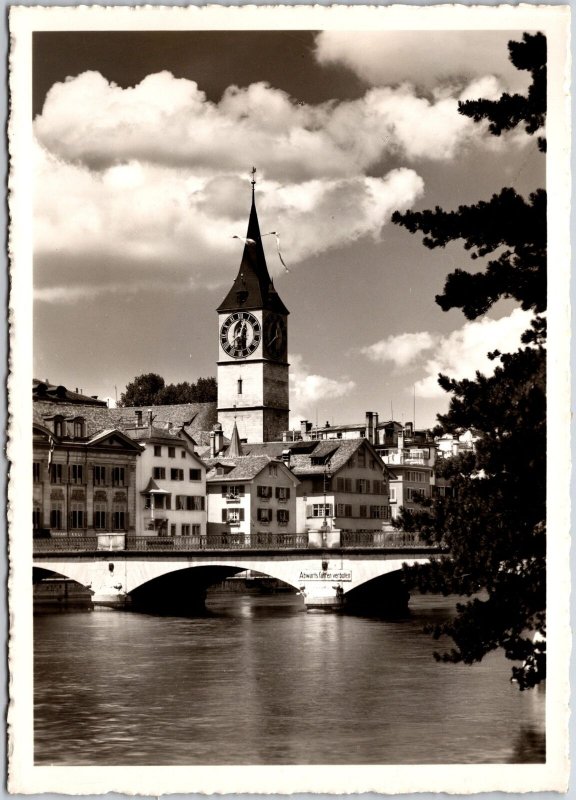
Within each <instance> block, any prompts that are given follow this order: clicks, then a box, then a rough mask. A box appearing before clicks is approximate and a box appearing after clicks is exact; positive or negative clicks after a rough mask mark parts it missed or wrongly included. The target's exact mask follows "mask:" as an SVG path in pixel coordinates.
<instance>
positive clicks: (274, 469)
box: [268, 464, 278, 477]
mask: <svg viewBox="0 0 576 800" xmlns="http://www.w3.org/2000/svg"><path fill="white" fill-rule="evenodd" d="M268 475H273V476H274V477H275V476H276V475H278V464H268Z"/></svg>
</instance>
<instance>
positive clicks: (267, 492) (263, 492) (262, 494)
mask: <svg viewBox="0 0 576 800" xmlns="http://www.w3.org/2000/svg"><path fill="white" fill-rule="evenodd" d="M256 495H257V497H259V498H260V499H261V500H269V499H270V498H271V497H272V487H271V486H258V488H257V490H256Z"/></svg>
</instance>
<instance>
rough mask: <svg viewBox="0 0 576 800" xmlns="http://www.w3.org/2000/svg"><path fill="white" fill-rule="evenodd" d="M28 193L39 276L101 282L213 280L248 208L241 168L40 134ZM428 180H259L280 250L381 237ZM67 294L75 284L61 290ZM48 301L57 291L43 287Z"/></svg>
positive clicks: (298, 256)
mask: <svg viewBox="0 0 576 800" xmlns="http://www.w3.org/2000/svg"><path fill="white" fill-rule="evenodd" d="M36 159H37V161H36V175H37V188H36V193H35V215H36V224H35V252H36V258H37V270H36V282H37V285H38V286H39V287H42V286H43V285H50V286H54V281H58V282H59V283H60V285H61V286H65V287H67V289H68V290H69V289H70V287H71V286H74V285H76V286H78V287H81V286H83V287H84V290H85V291H86V292H88V291H90V292H94V291H95V290H97V288H98V284H100V286H101V290H102V291H105V290H106V289H107V287H109V284H110V282H111V281H112V282H113V283H114V284H119V283H120V284H121V283H125V284H126V285H131V286H133V287H134V286H137V285H144V284H146V283H160V284H162V283H165V282H166V281H171V282H172V285H175V284H176V283H180V284H182V283H184V284H186V285H188V286H192V285H195V284H197V283H200V282H201V283H202V284H203V285H207V284H209V285H213V286H214V285H218V284H219V282H220V281H221V280H229V278H230V274H231V272H233V270H234V268H235V267H237V264H238V259H239V258H240V255H241V245H240V244H239V242H238V240H235V239H233V236H235V235H241V236H242V235H244V233H245V230H246V224H247V217H248V210H249V194H248V190H247V185H246V179H245V178H242V177H240V176H239V175H234V174H222V175H217V176H215V177H209V176H205V177H199V176H198V175H196V174H194V173H193V171H191V170H186V169H184V168H179V169H172V168H169V167H166V166H163V165H159V164H150V163H147V162H138V161H130V162H126V163H123V164H116V165H112V166H110V167H108V168H106V169H103V170H100V171H94V170H91V169H89V168H88V167H87V166H84V165H82V164H78V163H70V162H69V161H66V160H64V159H63V158H61V157H58V156H55V155H54V154H53V153H50V152H48V151H47V150H46V149H45V148H44V147H41V146H38V148H37V151H36ZM422 192H423V181H422V179H421V178H420V177H419V176H418V175H417V174H416V173H415V172H414V171H413V170H410V169H405V168H401V169H396V170H392V171H391V172H389V173H388V174H387V175H386V176H385V177H383V178H370V177H364V176H359V177H354V178H346V179H344V178H341V179H325V180H312V181H306V182H304V183H299V184H298V183H292V184H289V185H285V184H280V183H278V182H275V181H264V182H262V183H261V184H259V188H258V212H259V217H260V223H261V228H262V231H263V232H265V231H267V230H278V231H279V232H280V233H281V236H282V250H283V255H284V258H285V259H286V260H287V261H288V262H289V263H290V265H291V266H292V265H295V264H297V263H298V262H300V261H301V260H303V259H305V258H307V257H309V256H310V255H313V254H316V253H320V252H324V251H326V250H329V249H331V248H337V247H341V246H342V245H346V244H349V243H351V242H353V241H355V240H357V239H359V238H360V237H362V236H372V237H376V238H377V237H378V236H379V235H380V233H381V231H382V228H383V226H384V225H385V224H386V223H387V222H388V221H389V219H390V216H391V214H392V212H393V211H394V210H395V209H396V208H400V209H407V208H409V207H410V206H411V205H412V204H413V203H414V202H415V200H416V199H417V198H418V197H420V196H421V194H422ZM264 241H265V245H266V247H267V248H268V250H269V252H268V263H269V267H270V269H271V272H272V273H274V272H275V270H276V271H280V270H281V267H280V263H279V261H278V258H277V255H276V253H275V242H274V241H273V239H267V240H264ZM64 296H66V297H67V299H71V297H72V295H71V293H70V291H67V292H64V293H63V294H62V297H64ZM38 297H39V299H44V300H47V299H49V298H50V299H51V300H52V301H55V300H56V299H57V297H58V294H55V293H54V292H52V294H51V295H47V294H46V293H42V292H40V293H39V295H38Z"/></svg>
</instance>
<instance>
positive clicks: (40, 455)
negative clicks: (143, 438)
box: [32, 413, 140, 550]
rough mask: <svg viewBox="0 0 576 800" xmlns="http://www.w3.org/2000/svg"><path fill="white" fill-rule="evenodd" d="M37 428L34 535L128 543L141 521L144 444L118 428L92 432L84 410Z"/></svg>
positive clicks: (106, 544) (108, 545) (104, 544)
mask: <svg viewBox="0 0 576 800" xmlns="http://www.w3.org/2000/svg"><path fill="white" fill-rule="evenodd" d="M32 433H33V436H32V441H33V462H32V479H33V491H32V528H33V536H34V537H35V538H38V539H48V538H50V539H56V538H61V537H82V536H94V537H95V542H94V545H95V546H96V547H98V548H100V549H105V550H108V549H123V548H124V546H125V540H126V536H130V535H132V534H133V533H134V531H135V525H136V465H137V463H138V458H139V456H140V447H139V446H138V444H136V443H135V442H133V441H132V440H131V439H130V438H129V437H128V436H126V434H124V433H123V432H122V431H119V430H114V429H110V430H104V431H100V432H98V433H95V434H93V435H87V431H86V421H85V419H84V417H83V416H82V415H81V413H78V414H76V415H74V416H71V417H64V416H62V415H59V414H56V415H54V416H52V417H48V418H47V419H45V420H44V421H43V423H42V424H40V423H39V422H35V423H34V424H33V430H32Z"/></svg>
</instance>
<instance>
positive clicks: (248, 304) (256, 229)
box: [216, 184, 289, 314]
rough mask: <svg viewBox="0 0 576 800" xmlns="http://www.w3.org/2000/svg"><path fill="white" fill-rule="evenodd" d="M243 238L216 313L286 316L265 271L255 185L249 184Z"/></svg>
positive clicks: (285, 311) (282, 304) (284, 308)
mask: <svg viewBox="0 0 576 800" xmlns="http://www.w3.org/2000/svg"><path fill="white" fill-rule="evenodd" d="M246 239H247V241H246V243H245V245H244V252H243V254H242V261H241V262H240V269H239V270H238V275H237V277H236V279H235V281H234V283H233V284H232V288H231V289H230V291H229V292H228V294H227V295H226V297H225V298H224V300H223V301H222V303H220V305H219V306H218V308H217V309H216V310H217V311H218V312H222V311H237V310H238V309H239V308H242V309H246V310H254V309H261V308H263V309H267V310H268V311H276V312H277V313H279V314H288V313H289V311H288V309H287V308H286V306H285V305H284V303H283V302H282V300H280V297H279V296H278V293H277V292H276V289H275V288H274V283H273V282H272V279H271V277H270V274H269V272H268V266H267V264H266V256H265V255H264V247H263V246H262V236H261V234H260V225H259V223H258V214H257V213H256V203H255V201H254V184H252V208H251V209H250V219H249V221H248V231H247V233H246Z"/></svg>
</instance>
